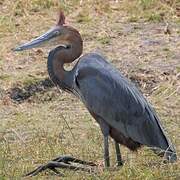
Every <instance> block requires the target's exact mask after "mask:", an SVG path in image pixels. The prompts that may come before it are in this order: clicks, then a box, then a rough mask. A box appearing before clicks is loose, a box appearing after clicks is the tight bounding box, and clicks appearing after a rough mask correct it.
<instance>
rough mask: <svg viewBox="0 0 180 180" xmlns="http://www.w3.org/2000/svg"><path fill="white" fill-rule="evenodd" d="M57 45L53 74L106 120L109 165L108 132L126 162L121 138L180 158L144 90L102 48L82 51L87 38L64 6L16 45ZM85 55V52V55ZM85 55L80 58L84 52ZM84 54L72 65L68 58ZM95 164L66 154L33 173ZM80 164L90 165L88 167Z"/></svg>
mask: <svg viewBox="0 0 180 180" xmlns="http://www.w3.org/2000/svg"><path fill="white" fill-rule="evenodd" d="M45 43H46V44H53V45H57V47H56V48H54V49H53V50H51V51H50V53H49V56H48V62H47V68H48V73H49V76H50V78H51V80H52V81H53V82H54V84H56V85H57V86H58V87H60V88H61V89H62V90H65V91H67V92H70V93H72V94H74V95H75V96H76V97H78V98H79V99H80V100H81V101H82V102H83V103H84V105H85V106H86V108H87V109H88V111H89V112H90V114H91V115H92V116H93V117H94V119H96V121H97V122H98V124H99V125H100V128H101V131H102V134H103V137H104V160H105V167H109V166H110V159H109V145H108V137H109V136H111V137H112V138H113V139H114V142H115V149H116V157H117V164H118V165H119V166H120V165H122V159H121V153H120V147H119V144H122V145H125V146H126V147H128V148H129V149H130V150H132V151H136V150H137V149H138V148H140V147H141V146H142V145H146V146H149V147H151V148H153V147H156V148H159V149H161V150H162V152H163V155H164V157H165V159H167V160H168V161H170V162H174V161H176V159H177V157H176V151H175V149H174V147H173V145H172V143H171V142H170V140H169V139H168V138H167V136H166V135H165V132H164V130H163V128H162V126H161V124H160V121H159V118H158V116H157V114H156V113H155V111H154V110H153V108H152V107H151V105H150V104H149V103H148V102H147V100H146V99H145V98H144V96H143V95H142V94H141V92H140V91H139V90H138V89H137V88H136V87H135V86H134V85H133V84H132V83H131V82H129V80H128V79H126V78H125V77H124V76H123V75H122V74H121V73H120V72H119V71H118V70H117V69H116V68H114V67H113V66H112V65H111V64H109V63H108V62H107V61H106V59H105V58H104V57H103V56H102V55H100V54H97V53H89V54H85V55H83V56H81V54H82V49H83V41H82V38H81V35H80V34H79V32H78V31H77V30H76V29H74V28H73V27H70V26H67V25H65V16H64V14H63V13H62V12H61V13H60V16H59V20H58V23H57V24H56V26H54V27H53V28H51V29H50V30H49V31H48V32H46V33H45V34H43V35H41V36H40V37H38V38H36V39H34V40H32V41H31V42H28V43H25V44H23V45H21V46H19V47H17V48H15V49H14V50H15V51H23V50H27V49H31V48H34V47H38V46H40V45H44V44H45ZM80 56H81V57H80ZM79 57H80V58H79ZM77 58H79V60H78V62H77V63H76V65H75V66H74V67H73V68H72V70H70V71H66V70H65V69H64V67H63V66H64V64H65V63H71V62H73V61H74V60H76V59H77ZM72 161H73V162H75V163H80V164H85V165H86V166H87V165H89V166H94V165H95V164H93V163H91V162H86V161H81V160H79V159H76V158H73V157H69V156H63V157H59V158H56V159H54V160H52V161H51V162H49V163H48V164H46V165H45V166H40V167H39V168H37V169H36V170H34V171H32V172H31V173H28V175H36V174H37V173H39V172H41V171H42V170H45V169H47V168H49V169H52V170H54V171H55V172H57V170H56V169H55V168H56V167H62V168H70V169H76V168H77V167H76V166H75V165H74V164H71V163H70V162H72ZM77 169H82V170H86V168H85V167H78V168H77Z"/></svg>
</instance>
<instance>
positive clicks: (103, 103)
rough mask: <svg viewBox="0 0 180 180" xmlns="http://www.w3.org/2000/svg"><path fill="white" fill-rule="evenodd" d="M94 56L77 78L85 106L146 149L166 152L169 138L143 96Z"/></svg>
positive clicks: (82, 66)
mask: <svg viewBox="0 0 180 180" xmlns="http://www.w3.org/2000/svg"><path fill="white" fill-rule="evenodd" d="M95 57H96V56H95ZM95 57H91V58H92V59H93V58H94V60H91V61H89V58H88V59H86V58H84V59H86V63H81V64H82V65H81V66H80V67H79V69H78V71H77V76H76V83H77V88H78V91H79V94H80V95H81V99H82V101H83V102H84V104H85V105H86V107H87V108H88V109H89V110H90V111H92V112H94V113H96V114H97V115H98V116H100V117H102V118H103V119H104V120H105V121H106V123H107V124H109V125H110V126H111V127H113V128H116V129H117V130H118V131H119V132H121V133H123V135H124V136H126V137H130V138H131V139H133V140H134V141H136V142H139V143H141V144H144V145H147V146H151V147H159V148H161V149H167V148H168V146H169V143H168V139H167V138H166V136H165V134H164V132H163V130H162V127H161V125H160V122H159V120H158V118H157V116H156V114H155V112H154V111H153V109H152V108H151V106H150V105H149V104H148V102H147V101H146V100H145V98H144V97H143V95H142V94H141V93H140V92H139V90H138V89H137V88H136V87H135V86H134V85H133V84H131V83H130V82H129V81H128V80H127V79H126V78H125V77H124V76H122V75H121V74H120V73H119V72H118V71H117V70H116V69H115V68H113V67H112V66H111V65H110V64H108V63H107V62H106V61H104V59H103V58H101V57H99V56H98V57H96V58H95ZM92 61H93V63H92ZM84 62H85V61H84Z"/></svg>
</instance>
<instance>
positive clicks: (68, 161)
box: [25, 156, 96, 176]
mask: <svg viewBox="0 0 180 180" xmlns="http://www.w3.org/2000/svg"><path fill="white" fill-rule="evenodd" d="M72 163H73V164H72ZM81 165H85V166H84V167H83V166H81ZM93 166H96V164H94V163H92V162H87V161H83V160H80V159H76V158H74V157H71V156H60V157H58V158H55V159H53V160H51V161H49V162H48V163H47V164H45V165H41V166H39V167H37V168H36V169H35V170H33V171H31V172H30V173H28V174H26V175H25V176H35V175H37V174H38V173H40V172H42V171H45V170H47V169H50V170H52V171H54V172H55V173H56V174H58V175H61V176H63V174H62V173H60V172H59V171H58V170H57V169H56V168H63V169H70V170H81V171H86V172H92V171H93V169H92V167H93Z"/></svg>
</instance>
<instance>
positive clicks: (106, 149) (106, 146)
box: [104, 136, 110, 168]
mask: <svg viewBox="0 0 180 180" xmlns="http://www.w3.org/2000/svg"><path fill="white" fill-rule="evenodd" d="M104 162H105V167H106V168H107V167H109V166H110V158H109V142H108V136H104Z"/></svg>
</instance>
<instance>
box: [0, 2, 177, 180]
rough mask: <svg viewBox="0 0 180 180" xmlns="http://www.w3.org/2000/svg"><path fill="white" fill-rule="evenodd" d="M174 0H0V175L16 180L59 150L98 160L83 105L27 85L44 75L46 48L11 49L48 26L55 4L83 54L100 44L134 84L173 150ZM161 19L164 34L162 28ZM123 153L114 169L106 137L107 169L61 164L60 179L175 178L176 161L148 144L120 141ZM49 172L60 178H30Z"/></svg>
mask: <svg viewBox="0 0 180 180" xmlns="http://www.w3.org/2000/svg"><path fill="white" fill-rule="evenodd" d="M178 3H179V2H178V0H177V1H176V0H169V1H165V0H156V1H155V0H133V1H128V0H119V1H113V0H112V1H103V0H97V1H92V0H86V1H83V0H81V1H73V0H72V1H71V0H70V1H66V0H64V1H63V0H62V1H58V0H54V1H53V0H52V1H51V0H12V1H10V0H0V47H1V48H0V84H1V85H0V122H1V126H0V179H20V177H21V176H22V175H23V174H24V173H26V172H28V171H30V170H32V169H33V168H34V167H36V166H38V165H39V164H41V163H45V162H47V161H48V160H49V159H52V158H54V157H56V156H58V155H62V154H71V155H73V156H76V157H80V158H82V159H88V160H91V161H95V162H96V163H98V164H102V162H103V155H102V152H103V147H102V136H101V133H100V130H99V127H97V126H96V125H95V123H94V120H93V119H92V117H91V116H90V115H89V113H88V112H87V110H86V109H85V108H84V106H83V104H82V103H81V102H80V101H77V100H76V99H75V97H73V96H72V95H69V94H67V93H64V92H63V93H59V91H58V90H57V89H56V88H55V87H49V88H46V89H42V90H39V91H37V92H36V93H34V91H33V90H32V89H33V88H34V87H36V86H37V84H39V81H42V80H44V79H45V78H47V77H48V75H47V69H46V58H47V53H48V49H38V50H37V49H35V50H31V51H27V52H23V53H13V52H12V51H11V48H13V47H14V46H16V45H17V44H20V43H21V42H25V41H26V40H30V39H31V38H34V37H36V36H37V35H40V34H41V33H42V32H44V31H46V30H47V29H48V28H49V27H50V26H52V25H53V24H54V23H55V20H56V14H57V13H56V12H58V9H59V7H60V8H61V9H64V10H65V13H66V14H67V22H68V23H69V24H71V25H72V26H74V27H76V28H77V29H79V30H80V33H81V34H82V36H83V39H84V53H86V52H90V51H93V50H100V51H101V52H102V53H103V54H104V55H106V56H107V57H108V59H109V61H110V62H111V63H113V64H114V66H116V67H117V68H118V69H119V70H121V72H122V73H124V74H125V75H126V76H128V77H129V78H130V79H132V80H133V81H134V82H136V83H137V84H138V85H139V86H140V88H141V90H142V91H143V93H144V94H145V95H146V96H147V98H148V99H149V101H150V102H151V103H152V104H153V106H154V107H155V108H156V110H157V112H158V114H159V116H160V118H161V119H162V123H163V125H164V127H166V131H167V132H168V134H169V137H170V138H171V139H172V141H173V143H174V144H175V145H176V149H177V153H178V154H179V152H180V141H179V139H180V136H179V131H180V127H179V123H180V120H179V115H180V102H179V100H180V99H179V87H180V84H179V78H180V74H179V73H180V66H179V62H178V61H179V59H180V55H179V51H180V44H179V42H180V41H179V40H180V39H179V32H180V31H179V26H180V24H179V22H180V21H179V17H178V16H179V14H178V13H179V11H178V8H179V5H178ZM166 23H169V27H168V28H169V29H170V34H166V33H165V29H166ZM40 87H41V84H40ZM12 88H15V89H17V88H19V89H20V90H22V91H23V93H22V97H23V96H25V95H26V94H27V93H30V96H29V97H28V98H27V99H25V100H22V101H19V102H17V101H15V100H12V99H11V97H12V96H11V95H12ZM31 91H33V93H31ZM15 93H17V94H18V93H19V91H17V90H16V91H15ZM17 94H15V95H14V96H13V97H16V96H17ZM18 95H19V94H18ZM20 97H21V96H20ZM67 123H68V125H67ZM122 153H123V159H124V160H125V165H124V166H123V167H122V168H120V169H118V170H117V169H116V168H115V156H114V149H113V144H112V142H111V153H110V154H111V158H112V166H113V168H112V169H111V170H109V171H102V167H101V166H100V167H99V172H98V173H97V174H87V173H83V172H75V173H74V172H72V171H65V172H64V173H65V179H70V178H71V179H179V177H180V173H179V172H180V167H179V161H178V162H177V163H174V164H163V163H162V159H160V158H159V157H157V156H156V155H154V154H153V153H151V152H150V151H149V150H148V148H142V150H140V151H139V152H138V154H132V153H131V152H129V151H128V150H127V149H126V148H124V147H122ZM50 178H51V179H58V177H56V176H53V175H52V174H51V173H46V174H41V175H39V176H37V177H36V178H34V179H50ZM59 179H61V178H59Z"/></svg>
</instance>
